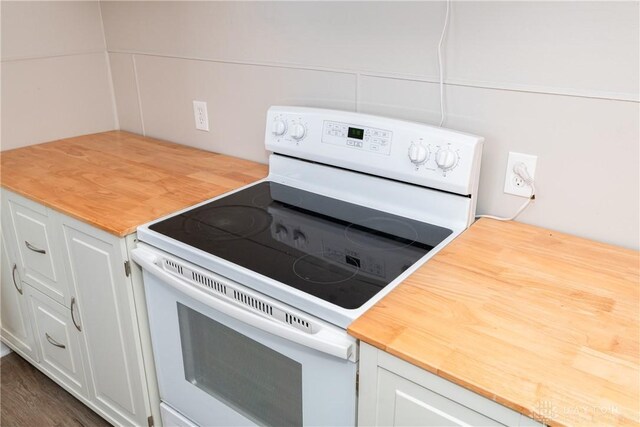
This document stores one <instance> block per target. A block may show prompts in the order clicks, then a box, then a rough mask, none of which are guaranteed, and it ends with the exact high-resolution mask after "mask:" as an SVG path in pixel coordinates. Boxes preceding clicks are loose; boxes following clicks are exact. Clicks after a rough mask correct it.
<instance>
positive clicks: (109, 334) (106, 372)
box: [62, 217, 149, 425]
mask: <svg viewBox="0 0 640 427" xmlns="http://www.w3.org/2000/svg"><path fill="white" fill-rule="evenodd" d="M62 228H63V235H64V241H65V249H66V253H65V259H66V261H67V264H68V265H67V267H68V273H69V278H70V280H71V281H72V282H73V288H74V289H75V290H76V297H77V301H78V303H77V304H78V318H79V323H80V324H81V328H82V341H83V344H84V346H85V354H86V362H87V378H88V380H89V389H90V393H89V394H90V398H91V399H92V401H93V403H94V404H95V405H96V406H98V407H99V408H100V410H101V411H102V412H103V413H106V414H109V416H110V417H112V418H113V419H116V420H118V421H119V423H120V424H122V425H133V424H138V425H140V424H143V423H146V418H147V413H148V407H149V403H148V402H147V401H145V399H144V396H145V391H144V387H145V376H144V368H143V364H142V359H141V357H139V355H140V354H141V349H140V342H139V338H138V337H137V336H136V335H137V330H138V328H137V319H136V316H135V311H134V310H133V307H134V300H133V289H132V286H131V284H130V283H129V282H130V280H129V278H128V277H127V276H128V274H127V272H126V271H125V261H126V259H127V251H126V245H125V242H124V239H119V238H117V237H116V236H113V235H111V234H108V233H105V232H103V231H101V230H96V229H95V228H93V227H90V226H88V225H87V224H84V223H81V222H79V221H76V220H73V219H71V218H68V217H62Z"/></svg>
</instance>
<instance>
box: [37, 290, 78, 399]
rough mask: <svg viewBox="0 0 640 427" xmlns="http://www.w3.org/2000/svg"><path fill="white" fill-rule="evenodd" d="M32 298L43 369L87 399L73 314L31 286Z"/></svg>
mask: <svg viewBox="0 0 640 427" xmlns="http://www.w3.org/2000/svg"><path fill="white" fill-rule="evenodd" d="M25 292H26V293H28V295H29V301H30V305H31V315H32V319H33V322H34V329H35V335H36V338H37V342H38V347H39V350H40V355H41V358H42V360H41V362H40V366H41V367H42V369H43V370H44V371H45V372H47V373H48V374H49V375H50V376H51V377H53V378H54V379H55V380H57V381H58V382H59V383H61V384H63V385H64V386H66V387H67V388H69V389H71V390H72V391H74V392H76V393H77V394H79V395H81V396H85V397H86V395H87V390H86V387H85V377H84V368H83V366H82V358H81V355H80V341H79V335H80V333H79V331H78V330H77V328H76V326H75V325H74V323H73V320H72V318H71V313H70V310H69V309H68V308H66V307H64V306H63V305H60V304H58V303H57V302H55V301H53V300H52V299H51V298H49V297H48V296H46V295H44V294H42V293H40V292H39V291H37V290H36V289H33V288H31V287H30V286H26V287H25Z"/></svg>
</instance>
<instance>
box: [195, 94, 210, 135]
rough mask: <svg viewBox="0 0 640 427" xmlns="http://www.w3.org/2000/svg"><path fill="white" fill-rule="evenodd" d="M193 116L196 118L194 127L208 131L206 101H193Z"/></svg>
mask: <svg viewBox="0 0 640 427" xmlns="http://www.w3.org/2000/svg"><path fill="white" fill-rule="evenodd" d="M193 117H194V118H195V120H196V129H199V130H205V131H207V132H209V115H208V114H207V103H206V102H204V101H193Z"/></svg>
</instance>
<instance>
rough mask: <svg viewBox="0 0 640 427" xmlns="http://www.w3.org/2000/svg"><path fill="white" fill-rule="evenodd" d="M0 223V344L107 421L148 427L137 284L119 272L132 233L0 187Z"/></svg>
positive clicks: (150, 386)
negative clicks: (109, 229)
mask: <svg viewBox="0 0 640 427" xmlns="http://www.w3.org/2000/svg"><path fill="white" fill-rule="evenodd" d="M2 226H3V227H2V231H3V242H2V243H3V248H2V249H3V254H2V340H3V341H5V342H6V343H7V344H8V345H9V346H10V347H12V348H13V349H14V350H16V351H18V352H19V353H20V354H21V355H23V356H25V358H26V359H28V360H29V361H30V362H31V363H33V364H34V365H35V366H36V367H38V368H39V369H40V370H41V371H43V372H44V373H46V374H47V375H48V376H49V377H51V378H52V379H53V380H55V381H56V382H57V383H58V384H60V385H61V386H63V387H64V388H65V389H67V390H68V391H69V392H71V393H72V394H73V395H74V396H76V397H77V398H78V399H79V400H81V401H82V402H83V403H85V404H86V405H87V406H89V407H91V408H92V409H93V410H95V411H96V412H97V413H98V414H100V415H101V416H102V417H104V418H105V419H106V420H108V421H109V422H111V423H112V424H114V425H126V426H130V425H137V426H147V425H150V424H152V420H151V419H150V418H149V417H150V415H151V414H152V402H154V404H157V403H158V402H157V399H156V397H157V392H156V390H155V387H156V386H155V378H148V377H147V374H146V373H147V372H151V375H154V371H153V370H149V369H148V367H149V366H150V365H149V364H148V362H147V364H145V360H144V359H143V336H144V338H146V339H148V338H147V337H146V334H145V332H144V330H143V332H142V334H144V335H141V332H140V329H139V319H138V317H137V313H136V298H135V297H137V298H138V299H139V300H140V299H143V296H140V295H135V297H134V290H135V289H136V288H135V286H138V287H139V288H142V284H141V283H134V282H133V281H132V275H131V272H130V271H129V270H128V268H126V267H125V266H126V265H128V264H125V263H128V262H129V258H128V247H130V246H131V245H132V244H133V236H129V237H127V238H119V237H117V236H114V235H112V234H109V233H106V232H104V231H102V230H98V229H96V228H94V227H91V226H90V225H88V224H86V223H83V222H80V221H77V220H75V219H73V218H70V217H67V216H65V215H63V214H60V213H58V212H56V211H54V210H52V209H48V208H46V207H44V206H42V205H40V204H38V203H35V202H33V201H31V200H27V199H25V198H24V197H21V196H18V195H16V194H14V193H12V192H9V191H7V190H4V189H3V190H2ZM5 247H6V249H5ZM136 277H138V276H136ZM138 292H139V291H136V294H137V293H138ZM139 304H140V301H138V307H139V306H140V305H139ZM143 314H144V313H143ZM142 326H143V329H144V328H145V327H147V326H146V324H142ZM145 345H146V348H145V350H147V348H150V346H149V345H148V344H147V343H146V341H145ZM145 367H146V368H147V369H145ZM151 396H153V400H152V397H151ZM158 411H159V407H158V408H156V409H155V410H154V411H153V412H155V413H158Z"/></svg>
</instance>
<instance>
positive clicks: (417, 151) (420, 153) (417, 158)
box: [409, 142, 429, 166]
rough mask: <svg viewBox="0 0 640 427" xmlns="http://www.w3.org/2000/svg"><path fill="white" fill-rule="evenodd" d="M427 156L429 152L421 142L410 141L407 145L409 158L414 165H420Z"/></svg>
mask: <svg viewBox="0 0 640 427" xmlns="http://www.w3.org/2000/svg"><path fill="white" fill-rule="evenodd" d="M427 157H429V152H428V151H427V149H426V148H425V147H424V146H423V145H422V144H415V143H413V142H412V143H411V146H409V160H411V162H412V163H413V164H415V165H416V166H418V165H421V164H422V163H424V162H425V161H426V160H427Z"/></svg>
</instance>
